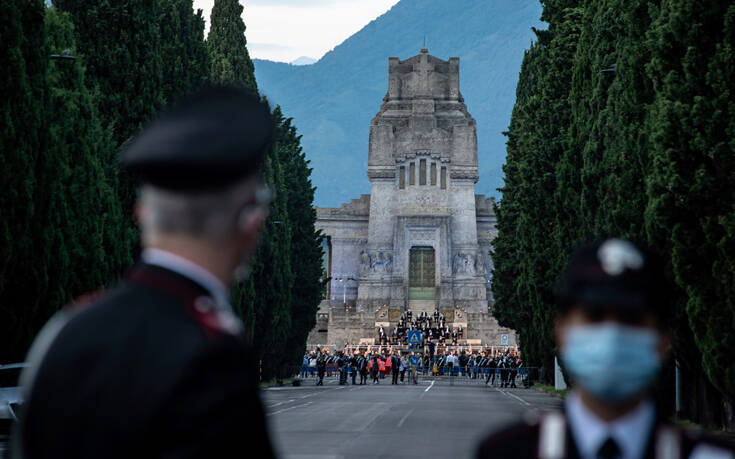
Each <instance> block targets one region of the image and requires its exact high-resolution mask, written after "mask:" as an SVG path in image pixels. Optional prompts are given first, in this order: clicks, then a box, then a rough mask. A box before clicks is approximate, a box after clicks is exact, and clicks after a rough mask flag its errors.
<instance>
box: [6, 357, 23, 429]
mask: <svg viewBox="0 0 735 459" xmlns="http://www.w3.org/2000/svg"><path fill="white" fill-rule="evenodd" d="M26 366H27V364H25V363H10V364H7V365H0V438H2V437H7V435H9V433H10V426H11V425H12V424H13V422H15V421H16V419H17V416H16V413H17V412H18V407H20V405H21V404H22V403H23V398H22V395H21V390H20V384H19V383H18V380H19V379H20V373H21V372H22V371H23V369H24V368H25V367H26Z"/></svg>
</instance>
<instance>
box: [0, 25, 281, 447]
mask: <svg viewBox="0 0 735 459" xmlns="http://www.w3.org/2000/svg"><path fill="white" fill-rule="evenodd" d="M130 32H132V33H134V32H135V31H130ZM69 134H72V135H73V133H69ZM272 137H273V120H272V118H271V116H270V108H269V107H268V106H267V105H266V104H265V103H263V102H261V101H260V100H258V98H257V97H254V96H253V95H252V94H250V93H249V92H247V91H244V90H240V89H235V88H226V87H217V88H209V89H205V90H202V91H200V92H198V93H197V94H194V95H192V96H190V97H187V98H185V99H184V100H183V101H182V102H181V103H179V104H178V105H177V106H176V107H174V108H173V109H170V110H168V111H166V112H164V113H162V114H161V115H160V116H158V117H157V119H156V120H155V121H152V122H151V123H150V124H149V125H148V126H147V127H146V128H145V129H144V130H143V131H142V132H141V133H140V134H139V135H137V136H136V138H135V139H133V140H132V141H131V142H128V144H127V146H126V147H125V148H124V150H123V152H122V153H121V163H122V166H123V167H124V168H125V169H127V171H128V172H129V173H130V175H128V174H125V177H138V178H140V179H141V181H142V186H141V189H140V195H139V199H138V202H137V203H136V209H135V212H136V215H137V219H138V222H139V224H140V229H141V232H140V235H141V245H142V249H143V250H142V253H141V259H140V262H139V263H137V264H136V265H135V266H134V267H132V268H131V270H130V271H128V272H127V273H126V275H125V277H124V279H123V280H121V281H120V283H119V284H118V285H116V286H115V287H114V288H112V289H110V290H109V291H107V292H104V293H100V294H98V295H96V297H91V296H90V297H88V298H89V299H87V300H86V301H85V302H79V303H77V304H75V305H73V307H71V308H67V309H63V310H61V311H59V312H58V313H57V314H56V315H55V316H54V317H53V318H52V319H51V320H50V322H49V323H48V324H47V326H46V327H45V328H44V329H43V330H42V331H41V332H40V334H39V337H38V338H37V339H36V341H35V342H34V344H33V346H32V348H31V351H30V353H29V356H28V362H29V365H28V367H27V368H26V370H25V371H24V374H23V376H22V381H23V391H24V399H25V402H24V405H23V410H22V413H21V416H20V419H19V422H18V424H17V425H16V427H17V430H15V431H14V437H13V442H12V444H11V448H10V449H11V451H13V454H14V455H15V457H26V458H31V459H42V458H77V459H84V458H101V457H104V458H111V459H115V458H129V457H138V456H140V455H141V453H142V452H143V453H144V455H147V456H151V457H178V458H181V457H227V456H229V455H231V454H232V452H233V451H243V445H247V447H248V449H249V452H250V454H251V455H252V456H257V457H264V458H265V457H272V456H273V451H272V449H271V445H270V441H269V437H268V431H267V429H266V426H265V417H264V414H263V408H262V405H261V403H260V400H259V397H258V373H257V368H258V365H257V363H256V360H255V357H254V355H253V353H252V351H251V349H249V347H248V346H247V344H246V343H247V340H246V337H245V336H244V335H243V327H242V324H241V322H240V320H239V319H238V318H237V316H236V315H235V313H234V312H233V309H232V305H231V304H230V292H229V287H230V285H231V284H232V282H233V281H235V280H236V279H237V278H238V277H239V276H240V275H242V273H244V272H247V263H248V260H249V258H250V256H251V255H252V254H253V253H254V251H255V250H256V247H257V245H258V239H259V234H260V232H261V230H262V228H263V225H264V223H265V220H266V218H267V215H268V211H269V203H270V195H271V193H270V192H269V191H268V189H267V188H266V187H265V186H264V184H263V181H262V178H261V171H260V169H261V165H262V163H263V161H264V158H265V156H266V152H267V151H269V149H270V148H271V139H272ZM125 210H126V211H127V210H132V209H125ZM4 211H5V209H3V212H4ZM2 218H3V219H5V218H8V216H7V215H3V217H2ZM100 249H101V250H104V247H100ZM3 256H5V255H3ZM100 268H101V267H100ZM89 269H95V267H89ZM3 306H5V305H3ZM3 325H5V324H3ZM3 408H4V409H6V408H5V407H3ZM143 448H144V449H143Z"/></svg>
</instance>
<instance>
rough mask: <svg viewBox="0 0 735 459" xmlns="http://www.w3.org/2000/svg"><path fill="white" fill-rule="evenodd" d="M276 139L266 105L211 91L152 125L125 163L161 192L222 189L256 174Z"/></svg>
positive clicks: (229, 90)
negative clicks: (161, 189)
mask: <svg viewBox="0 0 735 459" xmlns="http://www.w3.org/2000/svg"><path fill="white" fill-rule="evenodd" d="M272 137H273V122H272V119H271V115H270V109H269V107H268V105H267V104H266V103H265V102H263V101H261V100H259V99H258V98H257V97H256V96H254V95H253V94H251V93H250V92H248V91H245V90H242V89H238V88H233V87H223V86H219V87H210V88H206V89H204V90H201V91H199V92H197V93H196V94H194V95H192V96H191V97H189V98H187V99H185V100H184V101H182V102H181V103H180V104H178V105H177V106H175V107H174V108H172V109H171V110H168V111H166V112H164V113H163V114H162V115H161V116H160V117H159V118H158V119H156V120H155V121H153V122H152V123H151V124H150V125H149V126H147V127H146V128H145V129H144V130H143V131H142V132H141V133H140V134H139V135H138V136H137V137H136V138H135V139H134V140H133V141H132V142H131V143H130V145H129V146H127V148H125V149H124V150H123V152H122V155H121V158H120V162H121V165H122V166H123V167H124V168H125V169H127V170H129V171H130V172H132V173H133V174H134V175H135V176H137V177H139V178H140V179H141V180H142V181H143V182H146V183H150V184H152V185H155V186H158V187H161V188H167V189H174V190H192V191H193V190H201V189H212V188H220V187H223V186H226V185H228V184H230V183H232V182H234V181H236V180H238V179H241V178H244V177H247V176H249V175H251V174H253V173H256V172H257V171H258V170H259V167H260V164H261V162H262V160H263V157H264V155H265V152H266V151H267V149H268V147H269V146H270V143H271V139H272Z"/></svg>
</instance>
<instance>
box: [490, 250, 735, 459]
mask: <svg viewBox="0 0 735 459" xmlns="http://www.w3.org/2000/svg"><path fill="white" fill-rule="evenodd" d="M667 292H668V289H667V288H666V282H665V278H664V275H663V266H662V264H661V262H660V259H659V258H658V257H656V256H655V255H654V254H653V253H651V252H649V251H648V250H645V249H643V248H641V247H639V246H636V245H635V244H633V243H631V242H629V241H625V240H621V239H607V240H604V241H601V242H596V243H593V244H590V245H586V246H583V247H581V248H579V249H578V250H577V251H576V252H575V253H574V254H573V255H572V258H571V261H570V263H569V266H568V267H567V270H566V272H565V273H564V274H563V276H562V278H561V281H560V283H559V284H558V286H557V289H556V291H555V296H556V299H557V303H558V308H559V309H558V316H557V323H556V340H557V345H558V347H559V351H560V357H561V361H562V364H563V365H564V368H565V370H566V372H567V375H568V376H569V377H570V378H571V379H572V390H571V391H570V393H569V395H568V397H567V398H566V400H565V403H564V409H563V412H561V413H551V414H546V415H544V416H541V417H537V418H536V419H535V420H533V421H530V422H527V423H524V424H521V425H517V426H513V427H511V428H508V429H506V430H504V431H502V432H499V433H496V434H493V435H490V436H488V437H487V438H486V439H485V440H484V441H483V442H482V443H481V444H480V447H479V449H478V453H477V457H478V458H489V457H517V458H543V459H560V458H582V459H634V458H672V459H678V458H734V457H735V455H734V452H733V450H732V449H731V448H730V447H729V446H727V445H724V444H722V443H718V442H717V441H715V440H712V439H708V438H703V437H699V436H695V435H694V434H692V433H690V432H684V431H682V430H680V429H677V428H675V427H673V426H671V425H668V424H666V422H665V420H664V419H663V418H662V417H661V414H660V413H659V412H658V411H657V408H656V404H655V402H654V401H653V397H652V394H651V389H652V387H653V386H654V384H655V382H656V379H657V376H658V374H659V372H660V370H661V367H662V365H663V364H664V362H665V360H666V358H667V355H668V352H669V349H670V343H669V339H668V336H667V334H666V333H665V331H664V323H665V318H666V315H667V314H670V313H671V311H670V307H671V306H670V303H669V302H668V301H667V299H666V297H667Z"/></svg>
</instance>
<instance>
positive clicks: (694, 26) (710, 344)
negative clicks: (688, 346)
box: [646, 1, 735, 397]
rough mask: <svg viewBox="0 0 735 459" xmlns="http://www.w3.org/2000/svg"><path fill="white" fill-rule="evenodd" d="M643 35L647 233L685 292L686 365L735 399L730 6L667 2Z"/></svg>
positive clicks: (733, 36)
mask: <svg viewBox="0 0 735 459" xmlns="http://www.w3.org/2000/svg"><path fill="white" fill-rule="evenodd" d="M648 38H649V41H648V45H649V47H650V49H651V51H652V53H653V55H654V59H652V60H651V63H650V64H649V65H648V67H647V69H648V75H649V77H650V78H651V80H652V82H653V85H654V88H655V99H654V101H653V104H652V106H651V109H650V121H649V124H648V129H649V131H650V138H651V148H652V156H653V164H654V167H652V173H651V174H650V176H649V178H648V184H649V186H648V199H649V200H648V208H647V213H646V227H647V231H648V234H649V236H650V238H651V240H653V241H655V242H656V243H657V244H658V245H660V246H661V247H665V248H666V249H667V250H668V251H669V253H670V256H671V264H672V268H673V272H674V275H675V278H676V282H677V284H678V285H679V286H680V287H681V288H682V289H683V290H684V292H685V295H684V301H683V302H684V303H685V316H684V317H682V319H684V320H685V322H684V324H685V325H688V326H689V327H690V328H691V331H692V336H693V338H694V342H695V343H696V348H697V349H698V351H699V352H698V355H694V356H692V357H691V359H690V361H689V362H687V363H689V365H690V366H692V364H693V363H694V362H698V361H699V360H701V365H702V368H703V369H704V372H705V374H706V375H707V377H708V379H709V380H710V381H711V382H712V383H713V384H714V386H715V387H717V388H718V389H719V390H720V391H722V392H723V393H725V394H727V395H729V396H730V397H735V363H734V362H733V359H732V358H731V355H732V349H733V346H735V335H734V334H733V330H734V329H735V289H734V288H733V286H734V285H735V282H734V281H735V105H733V100H734V99H735V67H734V66H733V62H735V60H734V58H735V5H733V4H732V3H731V2H723V1H717V2H707V3H698V2H671V1H664V2H662V4H661V8H660V11H658V12H657V14H656V18H655V20H654V21H653V26H652V28H651V30H650V32H649V35H648ZM680 316H682V315H681V314H680ZM692 360H693V361H694V362H692ZM695 368H696V366H695Z"/></svg>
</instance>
